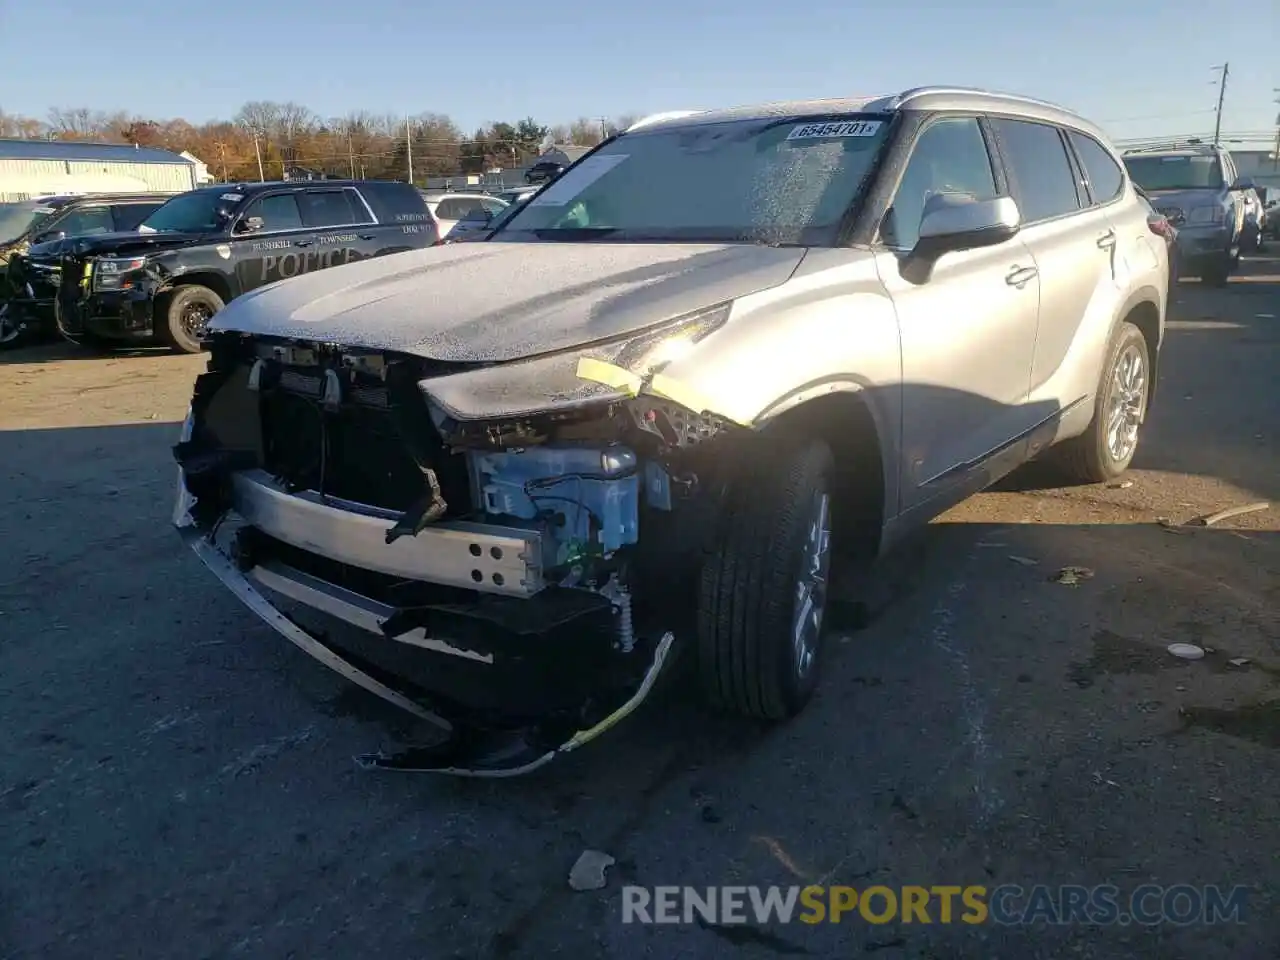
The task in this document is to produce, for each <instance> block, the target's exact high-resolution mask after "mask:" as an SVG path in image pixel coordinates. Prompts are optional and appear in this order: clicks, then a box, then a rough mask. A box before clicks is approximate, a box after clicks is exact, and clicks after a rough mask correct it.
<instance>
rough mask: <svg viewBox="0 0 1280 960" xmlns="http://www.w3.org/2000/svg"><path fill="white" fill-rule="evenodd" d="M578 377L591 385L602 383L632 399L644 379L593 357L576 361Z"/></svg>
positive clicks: (642, 384)
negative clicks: (623, 392) (621, 391)
mask: <svg viewBox="0 0 1280 960" xmlns="http://www.w3.org/2000/svg"><path fill="white" fill-rule="evenodd" d="M578 377H579V379H581V380H590V381H591V382H592V383H603V384H604V385H605V386H606V387H613V388H614V389H615V390H623V391H625V392H626V393H628V394H630V395H631V396H633V397H634V396H635V395H636V394H637V393H639V392H640V388H641V387H643V386H644V378H642V377H641V376H640V375H639V374H636V373H632V372H631V371H630V370H626V369H624V368H622V367H620V366H618V365H617V364H616V363H609V362H607V361H605V360H597V359H595V358H594V357H582V358H580V359H579V360H578Z"/></svg>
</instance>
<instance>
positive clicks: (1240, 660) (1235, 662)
mask: <svg viewBox="0 0 1280 960" xmlns="http://www.w3.org/2000/svg"><path fill="white" fill-rule="evenodd" d="M1227 663H1229V664H1231V665H1232V666H1233V667H1243V666H1247V665H1248V663H1249V658H1248V657H1233V658H1231V659H1230V660H1228V661H1227Z"/></svg>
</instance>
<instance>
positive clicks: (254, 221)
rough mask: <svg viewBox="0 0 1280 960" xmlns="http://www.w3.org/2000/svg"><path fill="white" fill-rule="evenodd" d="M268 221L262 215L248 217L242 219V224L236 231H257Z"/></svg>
mask: <svg viewBox="0 0 1280 960" xmlns="http://www.w3.org/2000/svg"><path fill="white" fill-rule="evenodd" d="M266 224H267V222H266V221H265V220H263V219H262V218H261V217H246V218H245V219H243V220H241V221H240V225H239V226H238V227H237V228H236V233H257V232H258V231H259V230H261V229H262V228H263V227H264V226H266Z"/></svg>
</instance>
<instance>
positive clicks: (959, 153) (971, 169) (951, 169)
mask: <svg viewBox="0 0 1280 960" xmlns="http://www.w3.org/2000/svg"><path fill="white" fill-rule="evenodd" d="M940 194H961V195H963V196H968V197H971V198H972V199H974V200H994V199H995V198H996V196H997V195H998V194H997V192H996V181H995V176H994V175H993V174H992V172H991V157H990V155H989V154H988V153H987V144H986V141H985V140H984V139H983V136H982V128H981V127H979V126H978V121H977V120H975V119H974V118H972V117H955V118H947V119H944V120H938V121H936V122H934V123H933V124H931V125H930V126H929V127H927V128H926V129H925V131H924V132H923V133H922V134H920V137H919V138H918V139H917V140H916V145H915V147H914V149H912V151H911V159H910V160H908V161H907V168H906V170H905V171H903V174H902V181H901V182H900V183H899V184H898V192H897V193H896V194H894V197H893V206H891V207H890V208H889V210H888V212H887V213H886V214H885V218H884V222H883V223H882V225H881V228H880V237H881V239H882V240H883V241H884V243H885V244H887V245H888V246H891V247H896V248H898V249H902V250H910V249H911V248H912V247H914V246H915V245H916V240H918V239H919V237H920V219H921V217H923V216H924V207H925V204H926V203H927V202H928V200H929V198H930V197H933V196H937V195H940Z"/></svg>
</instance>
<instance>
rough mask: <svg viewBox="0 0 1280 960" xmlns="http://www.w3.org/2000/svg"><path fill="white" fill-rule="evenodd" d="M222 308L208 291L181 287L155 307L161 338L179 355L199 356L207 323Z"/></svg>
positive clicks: (186, 285)
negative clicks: (197, 354) (190, 354)
mask: <svg viewBox="0 0 1280 960" xmlns="http://www.w3.org/2000/svg"><path fill="white" fill-rule="evenodd" d="M224 306H225V304H224V303H223V301H222V298H221V297H220V296H218V295H217V294H216V293H214V292H213V291H212V290H210V289H209V288H208V287H202V286H200V284H198V283H188V284H184V285H183V286H181V287H178V288H177V289H176V290H173V291H172V292H171V293H169V295H168V296H167V297H165V298H164V299H163V300H162V301H161V302H160V303H159V304H157V310H156V313H157V319H158V320H160V323H158V324H157V326H158V327H159V328H160V329H159V331H158V333H159V334H160V338H161V339H162V340H164V342H165V343H167V344H168V345H169V346H170V347H171V348H172V349H174V350H176V351H178V352H179V353H199V352H200V350H201V349H202V348H201V346H200V341H201V340H202V339H203V337H204V334H205V329H206V328H207V327H208V325H209V321H210V319H212V317H213V315H214V314H215V313H217V312H218V311H219V310H221V309H222V308H223V307H224Z"/></svg>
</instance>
